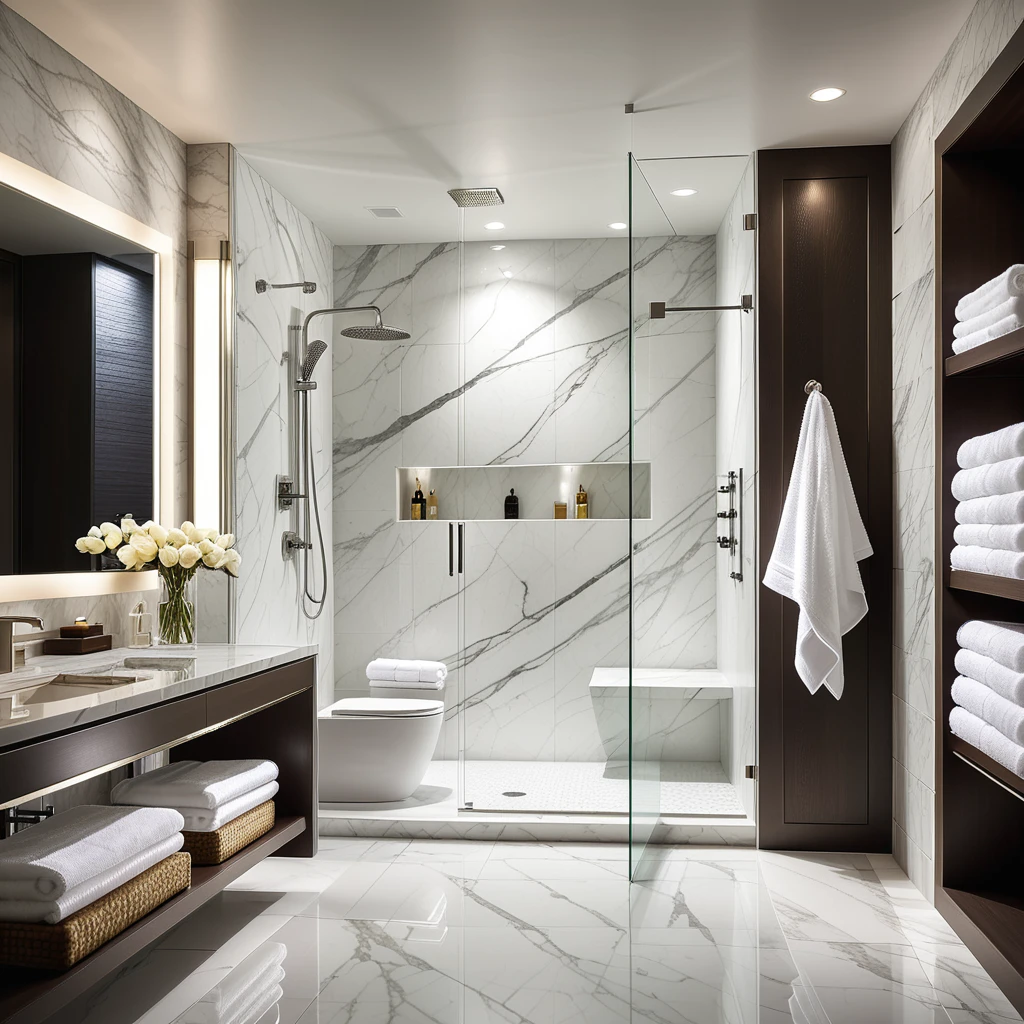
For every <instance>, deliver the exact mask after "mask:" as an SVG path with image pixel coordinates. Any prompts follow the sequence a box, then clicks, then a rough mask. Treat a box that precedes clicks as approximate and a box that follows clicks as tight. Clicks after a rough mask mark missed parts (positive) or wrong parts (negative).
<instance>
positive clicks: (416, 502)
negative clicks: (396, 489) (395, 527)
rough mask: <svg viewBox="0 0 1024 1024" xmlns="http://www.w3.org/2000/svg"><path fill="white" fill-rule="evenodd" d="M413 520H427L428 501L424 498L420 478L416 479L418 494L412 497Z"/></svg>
mask: <svg viewBox="0 0 1024 1024" xmlns="http://www.w3.org/2000/svg"><path fill="white" fill-rule="evenodd" d="M411 511H412V518H413V519H426V518H427V499H426V498H424V497H423V488H422V487H420V478H419V477H416V493H415V494H414V495H413V496H412V509H411Z"/></svg>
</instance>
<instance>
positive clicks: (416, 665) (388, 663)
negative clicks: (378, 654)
mask: <svg viewBox="0 0 1024 1024" xmlns="http://www.w3.org/2000/svg"><path fill="white" fill-rule="evenodd" d="M447 677H448V666H447V665H445V663H444V662H443V661H417V660H408V659H403V658H374V660H373V661H371V662H370V664H369V665H367V666H366V678H367V679H383V680H394V681H397V682H406V683H408V682H422V683H443V682H444V681H445V679H446V678H447Z"/></svg>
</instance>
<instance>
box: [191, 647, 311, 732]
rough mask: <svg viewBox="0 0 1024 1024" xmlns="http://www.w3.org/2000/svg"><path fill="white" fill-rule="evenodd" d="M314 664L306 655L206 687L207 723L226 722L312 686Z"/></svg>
mask: <svg viewBox="0 0 1024 1024" xmlns="http://www.w3.org/2000/svg"><path fill="white" fill-rule="evenodd" d="M315 665H316V662H315V661H314V659H312V658H307V659H306V660H305V661H299V662H295V663H294V664H291V665H282V666H281V667H280V668H275V669H271V670H270V671H269V672H262V673H260V674H259V675H255V676H250V677H249V678H248V679H241V680H239V681H238V682H236V683H228V684H227V685H225V686H218V687H217V688H216V689H213V690H208V691H207V713H208V714H209V718H210V724H211V725H214V724H216V723H218V722H227V721H230V720H231V719H232V718H237V717H238V716H239V715H245V714H249V713H250V712H253V711H257V710H259V709H260V708H262V707H265V706H266V705H268V704H273V703H274V702H275V701H279V700H283V699H284V698H285V697H290V696H291V695H292V694H293V693H299V692H301V691H302V690H308V689H309V688H310V687H315V686H316V674H315Z"/></svg>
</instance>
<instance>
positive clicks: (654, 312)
mask: <svg viewBox="0 0 1024 1024" xmlns="http://www.w3.org/2000/svg"><path fill="white" fill-rule="evenodd" d="M753 308H754V296H753V295H741V296H740V304H739V305H738V306H666V305H665V303H664V302H652V303H651V310H650V319H652V320H664V319H665V314H666V313H717V312H719V311H722V310H727V309H739V310H742V311H743V312H744V313H749V312H750V311H751V310H752V309H753Z"/></svg>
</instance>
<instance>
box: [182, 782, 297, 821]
mask: <svg viewBox="0 0 1024 1024" xmlns="http://www.w3.org/2000/svg"><path fill="white" fill-rule="evenodd" d="M277 790H278V785H277V783H276V782H268V783H267V784H266V785H265V786H259V787H258V788H257V789H253V790H250V791H249V792H248V793H243V794H242V795H241V796H239V797H235V799H234V800H228V802H227V803H223V804H221V805H220V807H184V806H182V807H179V808H178V810H179V811H180V812H181V814H182V816H183V817H184V819H185V831H186V832H216V831H217V829H219V828H220V827H221V826H222V825H226V824H227V823H228V822H229V821H234V820H235V818H237V817H238V816H239V815H240V814H245V812H246V811H251V810H252V809H253V808H254V807H259V805H260V804H264V803H266V802H267V801H268V800H273V799H274V796H275V794H276V793H277Z"/></svg>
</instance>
